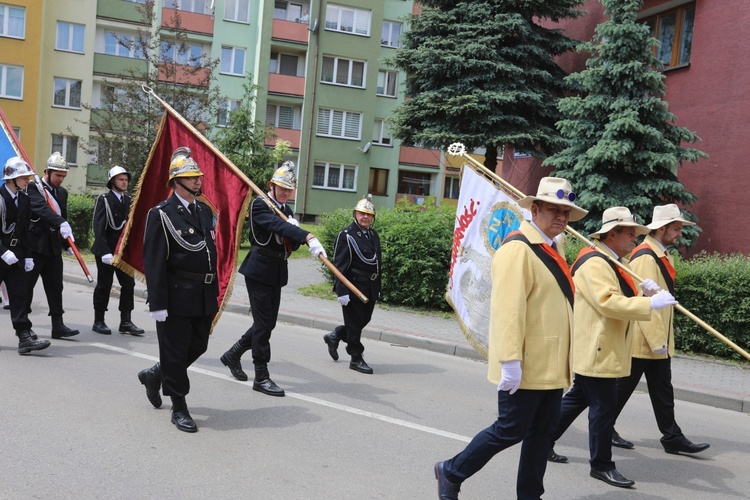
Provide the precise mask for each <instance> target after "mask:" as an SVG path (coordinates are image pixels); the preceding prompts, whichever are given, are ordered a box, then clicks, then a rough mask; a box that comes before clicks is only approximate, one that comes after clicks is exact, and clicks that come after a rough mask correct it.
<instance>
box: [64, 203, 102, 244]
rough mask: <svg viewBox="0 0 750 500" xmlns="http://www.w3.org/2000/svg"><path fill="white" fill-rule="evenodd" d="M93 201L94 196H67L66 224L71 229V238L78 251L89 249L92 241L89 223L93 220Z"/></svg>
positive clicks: (92, 236) (92, 234) (92, 235)
mask: <svg viewBox="0 0 750 500" xmlns="http://www.w3.org/2000/svg"><path fill="white" fill-rule="evenodd" d="M95 201H96V198H95V197H94V196H91V195H87V194H71V195H69V196H68V222H69V223H70V227H71V228H72V229H73V236H74V237H75V239H76V246H77V247H78V249H79V250H83V249H89V248H91V244H92V243H93V241H94V232H93V230H92V227H91V223H92V221H93V219H94V203H95Z"/></svg>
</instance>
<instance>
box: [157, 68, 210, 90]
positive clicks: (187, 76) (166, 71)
mask: <svg viewBox="0 0 750 500" xmlns="http://www.w3.org/2000/svg"><path fill="white" fill-rule="evenodd" d="M159 81H160V82H175V83H182V84H186V85H193V86H195V87H207V86H208V85H209V83H210V81H211V69H210V68H193V67H192V66H188V65H184V64H169V63H163V64H161V65H159Z"/></svg>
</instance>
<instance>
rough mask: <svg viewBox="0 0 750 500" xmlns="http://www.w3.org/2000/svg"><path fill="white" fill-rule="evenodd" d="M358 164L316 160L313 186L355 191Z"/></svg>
mask: <svg viewBox="0 0 750 500" xmlns="http://www.w3.org/2000/svg"><path fill="white" fill-rule="evenodd" d="M356 185H357V166H356V165H341V164H338V163H319V162H315V168H314V170H313V187H319V188H327V189H338V190H341V191H355V189H354V187H355V186H356Z"/></svg>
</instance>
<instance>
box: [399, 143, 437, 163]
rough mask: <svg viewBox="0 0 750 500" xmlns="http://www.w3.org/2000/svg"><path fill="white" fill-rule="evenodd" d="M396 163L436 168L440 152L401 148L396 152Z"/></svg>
mask: <svg viewBox="0 0 750 500" xmlns="http://www.w3.org/2000/svg"><path fill="white" fill-rule="evenodd" d="M398 162H399V163H402V164H404V165H420V166H423V167H435V168H437V167H439V166H440V150H439V149H423V148H415V147H411V146H401V149H400V150H399V152H398Z"/></svg>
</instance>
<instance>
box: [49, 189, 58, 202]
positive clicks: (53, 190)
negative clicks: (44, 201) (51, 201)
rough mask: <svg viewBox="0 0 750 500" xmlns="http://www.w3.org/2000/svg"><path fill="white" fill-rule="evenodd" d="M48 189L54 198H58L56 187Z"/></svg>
mask: <svg viewBox="0 0 750 500" xmlns="http://www.w3.org/2000/svg"><path fill="white" fill-rule="evenodd" d="M50 190H51V191H52V196H54V198H55V199H56V200H58V198H57V188H50ZM58 201H59V200H58Z"/></svg>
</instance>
